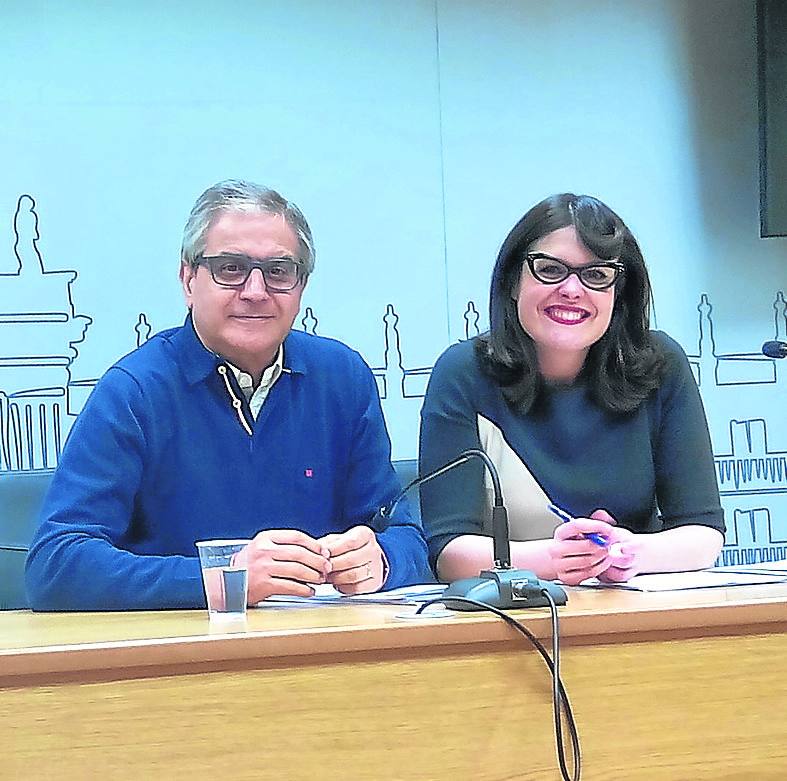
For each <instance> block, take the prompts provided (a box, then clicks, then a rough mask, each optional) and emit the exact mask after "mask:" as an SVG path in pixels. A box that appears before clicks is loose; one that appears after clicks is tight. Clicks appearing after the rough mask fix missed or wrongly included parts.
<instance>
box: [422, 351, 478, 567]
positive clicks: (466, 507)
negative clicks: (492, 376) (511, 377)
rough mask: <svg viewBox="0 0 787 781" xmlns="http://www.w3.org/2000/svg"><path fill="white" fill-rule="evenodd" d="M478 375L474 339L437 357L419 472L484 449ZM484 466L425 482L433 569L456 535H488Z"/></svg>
mask: <svg viewBox="0 0 787 781" xmlns="http://www.w3.org/2000/svg"><path fill="white" fill-rule="evenodd" d="M477 375H478V368H477V365H476V362H475V355H474V354H473V345H472V343H471V342H464V343H461V344H458V345H454V346H452V347H449V348H448V350H446V352H444V353H443V355H441V356H440V358H439V359H438V360H437V363H436V364H435V366H434V369H433V370H432V375H431V377H430V379H429V386H428V387H427V390H426V398H425V399H424V404H423V408H422V409H421V435H420V446H419V470H420V472H421V474H428V473H429V472H431V471H433V470H435V469H438V468H439V467H441V466H443V465H444V464H446V463H447V462H448V461H451V460H452V459H454V458H456V457H457V456H458V455H459V454H460V453H461V452H462V451H463V450H467V449H468V448H480V447H481V441H480V438H479V433H478V409H477V407H478V404H477V402H476V401H475V400H474V395H475V394H474V388H475V385H476V382H475V381H474V378H476V377H477ZM483 470H484V467H483V465H482V464H481V462H480V461H478V460H476V459H473V460H471V461H468V462H467V463H465V464H462V465H461V466H458V467H455V468H453V469H451V470H449V471H447V472H445V473H444V474H442V475H440V476H439V477H437V478H435V479H434V480H430V481H429V482H428V483H424V484H423V485H422V486H421V516H422V518H423V523H424V531H425V533H426V539H427V544H428V546H429V558H430V561H431V563H432V566H433V567H436V564H437V558H438V556H439V555H440V552H441V551H442V550H443V548H444V547H445V546H446V545H447V544H448V543H449V542H450V541H451V540H452V539H454V538H455V537H459V536H461V535H463V534H483V533H484V531H483V521H482V518H483V505H484V502H485V501H486V494H485V489H484V471H483Z"/></svg>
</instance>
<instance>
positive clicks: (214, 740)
mask: <svg viewBox="0 0 787 781" xmlns="http://www.w3.org/2000/svg"><path fill="white" fill-rule="evenodd" d="M403 610H411V608H410V609H405V608H401V607H393V606H379V605H366V606H357V607H356V606H341V607H324V608H320V609H312V608H310V609H303V608H294V609H283V608H263V609H257V610H253V611H251V613H250V615H249V617H248V620H247V622H246V625H245V626H243V625H242V626H240V627H229V626H228V627H216V626H210V624H209V621H208V620H207V617H206V615H205V614H204V613H203V612H202V611H184V612H161V613H96V614H38V615H35V614H32V613H30V612H26V611H25V612H7V613H2V614H0V729H1V730H2V732H1V733H0V734H2V736H3V740H2V749H3V750H2V756H1V757H0V778H3V779H6V778H9V779H16V778H19V779H39V778H40V779H43V778H46V779H59V778H68V779H71V778H74V779H83V778H100V779H116V778H120V779H124V778H129V779H131V778H133V779H148V778H160V779H189V780H190V781H195V780H196V779H202V778H212V779H213V778H232V779H245V778H249V779H276V780H277V781H279V780H282V781H290V780H293V781H298V780H299V779H308V781H319V780H320V779H336V780H337V781H338V780H339V779H371V780H372V781H382V780H384V779H451V781H464V780H465V779H467V780H468V781H487V780H489V781H491V780H492V779H500V780H502V779H520V778H521V779H558V778H559V773H558V771H557V766H556V758H555V747H554V738H553V732H552V730H553V727H552V713H551V690H550V680H549V676H548V674H547V671H546V668H545V666H544V664H543V662H542V661H541V659H540V657H539V656H538V655H537V654H536V653H535V652H534V651H533V650H532V649H531V648H529V647H528V646H527V645H526V643H525V641H524V639H523V638H521V637H520V636H519V635H518V634H516V633H515V632H514V631H513V630H512V629H510V628H509V627H507V626H506V625H504V624H503V623H502V622H501V621H499V620H498V619H496V618H494V617H493V616H486V615H483V614H457V615H456V616H455V617H452V618H446V619H437V618H435V619H429V620H420V621H413V620H411V621H406V620H400V619H398V618H397V617H396V616H397V614H401V613H402V612H403ZM560 612H561V637H562V643H563V654H562V664H563V678H564V681H565V684H566V687H567V689H568V692H569V697H570V698H571V701H572V704H573V706H574V712H575V715H576V719H577V722H578V726H579V731H580V739H581V742H582V750H583V765H584V772H583V776H582V777H583V779H588V780H590V779H605V780H609V779H621V781H623V780H624V779H625V781H631V779H648V781H655V780H657V779H668V780H669V781H681V780H682V779H686V781H689V780H691V781H694V779H714V781H719V779H745V780H746V781H764V780H766V779H784V778H785V777H787V585H775V586H756V587H754V586H747V587H738V588H735V589H706V590H701V591H693V592H681V593H671V594H641V593H632V592H625V591H573V590H572V591H571V592H570V594H569V604H568V605H567V606H566V607H564V608H561V611H560ZM514 615H516V616H517V617H519V618H520V619H521V620H522V621H524V622H525V623H526V625H527V626H528V627H529V628H530V629H531V630H532V631H533V632H534V633H535V634H536V635H537V636H539V637H540V638H542V639H543V640H544V641H547V640H548V638H549V636H550V629H549V617H548V611H547V610H545V609H538V610H531V611H520V612H518V613H515V614H514Z"/></svg>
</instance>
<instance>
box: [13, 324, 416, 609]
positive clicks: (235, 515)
mask: <svg viewBox="0 0 787 781" xmlns="http://www.w3.org/2000/svg"><path fill="white" fill-rule="evenodd" d="M222 365H223V364H222V362H221V360H220V359H219V358H218V357H217V356H216V355H214V354H213V353H211V352H210V351H208V350H207V349H205V347H204V346H203V345H202V343H201V342H200V341H199V339H198V338H197V336H196V334H195V332H194V328H193V326H192V324H191V320H190V319H187V320H186V324H185V325H184V326H183V327H182V328H175V329H171V330H168V331H164V332H162V333H160V334H157V335H156V336H154V337H153V338H151V339H150V340H149V341H148V342H146V343H145V344H144V345H143V346H142V347H140V348H139V349H138V350H136V351H134V352H132V353H131V354H130V355H127V356H126V357H125V358H123V359H121V360H120V361H119V362H118V363H117V364H115V365H114V366H113V367H112V368H110V369H109V371H107V373H106V374H105V375H104V376H103V377H102V378H101V380H100V381H99V382H98V384H97V385H96V387H95V389H94V391H93V393H92V394H91V396H90V398H89V399H88V402H87V404H86V405H85V408H84V410H83V411H82V413H81V414H80V416H79V418H78V419H77V421H76V422H75V423H74V426H73V428H72V430H71V433H70V435H69V438H68V441H67V443H66V446H65V448H64V450H63V453H62V456H61V459H60V463H59V465H58V468H57V470H56V472H55V474H54V476H53V480H52V485H51V488H50V490H49V493H48V495H47V497H46V500H45V502H44V507H43V510H42V515H41V524H40V527H39V529H38V531H37V533H36V535H35V538H34V540H33V543H32V545H31V548H30V553H29V555H28V559H27V569H26V585H27V591H28V596H29V598H30V604H31V607H32V608H33V609H34V610H124V609H138V610H151V609H158V608H189V607H198V606H199V607H201V606H204V605H205V597H204V593H203V588H202V581H201V576H200V567H199V561H198V558H197V557H196V548H195V546H194V542H195V541H196V540H201V539H215V538H219V537H223V538H251V537H253V536H254V535H255V534H256V533H257V532H259V531H261V530H264V529H276V528H295V529H300V530H302V531H304V532H306V533H307V534H310V535H311V536H313V537H319V536H321V535H324V534H327V533H329V532H341V531H345V530H347V529H349V528H350V527H352V526H355V525H357V524H369V523H370V522H371V519H372V517H373V515H374V513H375V511H376V510H377V509H378V508H379V507H380V506H381V505H383V504H385V503H387V502H388V501H390V500H391V499H392V498H393V496H395V495H396V493H397V492H398V490H399V482H398V480H397V477H396V474H395V472H394V470H393V467H392V466H391V463H390V454H391V448H390V441H389V439H388V435H387V432H386V429H385V423H384V421H383V415H382V409H381V407H380V401H379V396H378V394H377V388H376V385H375V382H374V377H373V376H372V373H371V371H370V370H369V368H368V366H367V365H366V364H365V363H364V361H363V359H362V358H361V357H360V356H359V355H358V354H357V353H356V352H354V351H352V350H350V349H349V348H348V347H346V346H345V345H343V344H341V343H339V342H336V341H333V340H330V339H325V338H321V337H316V336H311V335H308V334H305V333H301V332H292V333H290V334H289V336H288V337H287V339H286V340H285V342H284V371H283V373H282V375H281V377H280V378H279V380H278V381H277V382H276V384H275V385H274V386H273V388H272V389H271V391H270V394H269V396H268V398H267V399H266V401H265V404H264V405H263V407H262V410H261V411H260V414H259V417H258V419H257V420H256V422H255V421H254V419H253V417H252V416H251V413H250V410H249V408H248V404H247V402H246V400H245V397H244V396H243V394H242V392H241V391H240V389H239V388H238V387H237V383H236V382H235V378H234V376H233V375H232V372H227V377H228V379H229V380H230V381H231V383H232V385H233V388H234V391H235V396H236V397H238V398H240V399H242V401H243V407H242V412H243V414H244V415H245V418H246V420H247V421H249V422H250V424H251V426H252V435H251V436H250V435H249V434H248V433H247V432H246V430H245V429H244V427H243V426H242V424H241V422H240V420H239V417H238V412H237V410H235V409H234V408H233V407H232V401H231V398H230V395H229V393H228V391H227V388H226V386H225V384H224V381H223V379H222V378H221V376H220V375H219V373H218V368H219V366H222ZM375 531H376V532H378V534H377V539H378V542H379V544H380V546H381V547H382V549H383V551H384V552H385V555H386V557H387V559H388V562H389V565H390V574H389V577H388V581H387V583H386V587H388V588H395V587H397V586H401V585H406V584H411V583H416V582H424V581H428V580H431V579H432V574H431V571H430V570H429V565H428V561H427V556H426V545H425V542H424V538H423V533H422V531H421V528H420V525H419V523H418V521H417V520H414V519H413V517H412V515H411V513H410V511H409V509H408V507H407V505H406V504H405V505H404V507H402V509H401V511H400V512H398V513H397V514H396V515H395V517H394V518H393V519H392V521H389V522H388V526H387V528H385V529H382V528H379V529H375Z"/></svg>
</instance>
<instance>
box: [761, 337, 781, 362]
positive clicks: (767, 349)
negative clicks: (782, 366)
mask: <svg viewBox="0 0 787 781" xmlns="http://www.w3.org/2000/svg"><path fill="white" fill-rule="evenodd" d="M762 354H763V355H767V356H768V357H769V358H787V342H776V341H773V342H765V344H764V345H763V346H762Z"/></svg>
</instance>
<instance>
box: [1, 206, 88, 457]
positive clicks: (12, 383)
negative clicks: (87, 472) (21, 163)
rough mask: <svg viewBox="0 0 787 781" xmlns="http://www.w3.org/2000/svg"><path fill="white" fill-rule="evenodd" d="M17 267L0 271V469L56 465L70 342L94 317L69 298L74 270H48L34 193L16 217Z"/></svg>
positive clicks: (65, 411)
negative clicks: (82, 312) (80, 311)
mask: <svg viewBox="0 0 787 781" xmlns="http://www.w3.org/2000/svg"><path fill="white" fill-rule="evenodd" d="M13 226H14V228H13V229H14V244H13V248H14V258H15V259H16V268H15V269H11V270H10V271H7V272H6V271H3V273H0V470H6V471H8V470H34V469H46V468H51V467H54V466H55V465H56V464H57V460H58V457H59V455H60V451H61V448H62V444H63V442H64V440H65V434H66V433H67V430H68V428H69V424H68V422H67V420H66V418H67V416H68V415H69V414H70V412H71V411H70V409H69V404H68V394H67V388H68V385H69V382H70V380H71V372H70V366H71V364H72V363H73V361H74V359H75V358H76V357H77V350H76V348H75V345H77V344H79V343H80V342H82V341H83V340H84V338H85V333H86V332H87V329H88V326H89V325H90V324H91V322H92V319H91V318H90V317H88V316H87V315H78V314H76V312H75V310H74V302H73V300H72V298H71V285H72V283H73V282H74V280H75V279H76V278H77V272H76V271H73V270H63V271H46V270H45V269H44V261H43V258H42V257H41V252H40V250H39V247H38V241H39V239H40V238H41V237H40V234H39V230H38V227H39V226H38V214H37V212H36V203H35V200H34V199H33V197H32V196H30V195H27V194H23V195H21V196H20V197H19V200H18V201H17V205H16V211H15V213H14V219H13Z"/></svg>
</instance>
